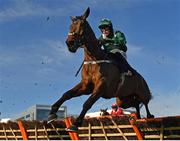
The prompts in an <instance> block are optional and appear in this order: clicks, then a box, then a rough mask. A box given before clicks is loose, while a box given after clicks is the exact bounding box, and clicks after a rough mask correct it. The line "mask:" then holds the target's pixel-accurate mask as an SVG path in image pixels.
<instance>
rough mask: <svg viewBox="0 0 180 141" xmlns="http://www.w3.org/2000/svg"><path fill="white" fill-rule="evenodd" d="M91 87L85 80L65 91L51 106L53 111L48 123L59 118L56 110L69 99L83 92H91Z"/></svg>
mask: <svg viewBox="0 0 180 141" xmlns="http://www.w3.org/2000/svg"><path fill="white" fill-rule="evenodd" d="M90 89H91V88H90V87H87V86H86V85H85V84H84V83H83V82H80V83H79V84H77V85H76V86H75V87H74V88H72V89H71V90H69V91H67V92H65V93H64V94H63V95H62V97H61V98H60V99H59V100H58V101H57V102H56V103H54V104H53V105H52V106H51V111H50V113H49V116H48V123H50V122H52V121H54V120H55V119H56V118H57V115H56V112H57V111H58V109H59V107H60V106H61V105H62V104H63V103H64V102H65V101H67V100H69V99H71V98H73V97H78V96H81V95H83V94H89V93H91V92H90V91H91V90H90Z"/></svg>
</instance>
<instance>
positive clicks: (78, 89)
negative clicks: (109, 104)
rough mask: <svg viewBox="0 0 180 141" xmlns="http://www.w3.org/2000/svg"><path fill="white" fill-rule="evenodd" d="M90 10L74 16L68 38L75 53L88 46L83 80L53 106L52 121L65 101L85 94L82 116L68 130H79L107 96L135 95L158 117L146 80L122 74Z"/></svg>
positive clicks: (69, 47)
mask: <svg viewBox="0 0 180 141" xmlns="http://www.w3.org/2000/svg"><path fill="white" fill-rule="evenodd" d="M89 13H90V8H87V10H86V11H85V12H84V14H83V15H81V16H76V17H71V21H72V23H71V25H70V29H69V32H68V36H67V39H66V44H67V47H68V50H69V51H70V52H72V53H75V52H76V51H77V49H78V48H83V49H84V61H83V62H84V63H83V66H82V79H81V81H80V82H79V83H78V84H77V85H76V86H75V87H73V88H72V89H70V90H68V91H67V92H65V93H64V94H63V95H62V97H61V98H60V99H59V100H58V101H57V102H56V103H54V104H53V105H52V108H51V111H50V113H49V116H48V122H51V121H53V120H55V119H56V118H57V115H56V112H57V111H58V109H59V107H60V106H61V105H62V104H63V103H64V102H65V101H67V100H69V99H71V98H74V97H79V96H81V95H90V96H89V98H88V99H87V100H86V102H85V103H84V104H83V108H82V111H81V113H80V115H79V116H78V117H77V118H76V120H75V122H74V124H73V125H71V126H70V127H69V128H68V129H67V131H77V130H78V126H80V125H81V124H82V121H83V118H84V116H85V114H86V112H87V111H88V110H89V109H90V108H91V107H92V105H93V104H94V103H95V102H96V101H97V100H98V99H99V98H101V97H102V98H105V99H110V98H115V97H117V98H119V99H120V100H121V99H122V100H125V99H126V98H127V99H132V98H133V99H134V97H135V99H136V100H138V101H140V102H142V103H143V104H144V105H145V108H146V112H147V117H148V118H150V117H154V116H153V115H151V113H150V111H149V108H148V103H149V101H150V99H151V93H150V90H149V88H148V85H147V83H146V81H145V80H144V78H143V77H142V76H141V75H140V74H139V73H137V74H135V75H132V76H126V75H124V73H120V71H119V69H118V67H117V66H116V65H114V64H113V60H110V59H109V57H108V55H107V53H105V52H104V51H103V50H102V49H101V47H100V46H99V41H98V39H97V38H96V36H95V34H94V32H93V30H92V28H91V26H90V25H89V23H88V21H87V20H86V18H87V17H88V16H89ZM124 105H125V104H124Z"/></svg>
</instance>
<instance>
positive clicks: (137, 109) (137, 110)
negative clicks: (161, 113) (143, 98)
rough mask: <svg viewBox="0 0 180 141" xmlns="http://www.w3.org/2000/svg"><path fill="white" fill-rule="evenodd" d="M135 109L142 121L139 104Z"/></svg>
mask: <svg viewBox="0 0 180 141" xmlns="http://www.w3.org/2000/svg"><path fill="white" fill-rule="evenodd" d="M135 108H136V112H137V118H138V119H140V118H141V115H140V108H139V103H137V104H136V105H135Z"/></svg>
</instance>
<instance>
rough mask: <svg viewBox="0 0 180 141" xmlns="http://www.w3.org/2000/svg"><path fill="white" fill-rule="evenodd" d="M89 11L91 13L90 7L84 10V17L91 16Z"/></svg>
mask: <svg viewBox="0 0 180 141" xmlns="http://www.w3.org/2000/svg"><path fill="white" fill-rule="evenodd" d="M89 13H90V8H89V7H88V8H87V9H86V11H85V12H84V14H83V15H82V17H83V19H84V20H85V19H86V18H87V17H88V16H89Z"/></svg>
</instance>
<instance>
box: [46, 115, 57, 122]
mask: <svg viewBox="0 0 180 141" xmlns="http://www.w3.org/2000/svg"><path fill="white" fill-rule="evenodd" d="M56 119H57V115H56V114H50V115H49V116H48V120H47V123H48V124H49V123H51V122H53V121H54V120H56Z"/></svg>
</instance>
